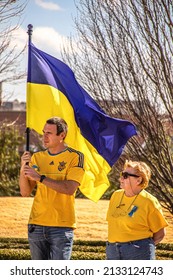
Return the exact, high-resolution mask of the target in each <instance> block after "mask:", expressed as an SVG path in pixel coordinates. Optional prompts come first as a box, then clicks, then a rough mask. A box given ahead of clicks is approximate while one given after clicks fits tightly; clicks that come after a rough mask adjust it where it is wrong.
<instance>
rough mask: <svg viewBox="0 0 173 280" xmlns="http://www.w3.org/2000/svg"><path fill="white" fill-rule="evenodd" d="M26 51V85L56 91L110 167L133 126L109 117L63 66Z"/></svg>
mask: <svg viewBox="0 0 173 280" xmlns="http://www.w3.org/2000/svg"><path fill="white" fill-rule="evenodd" d="M29 47H30V48H29V60H28V61H29V63H28V78H27V82H28V83H35V84H47V85H50V86H53V87H55V88H56V89H58V90H60V91H61V92H62V93H63V94H64V95H65V96H66V98H67V99H68V100H69V102H70V103H71V105H72V107H73V109H74V114H75V120H76V123H77V125H78V127H79V128H80V131H81V134H82V135H83V137H85V139H87V140H88V141H89V142H90V143H91V144H92V145H93V146H94V147H95V148H96V150H97V152H98V153H99V154H100V155H101V156H102V157H103V158H104V159H105V160H106V161H107V162H108V163H109V165H110V166H112V165H113V164H114V163H115V162H116V161H117V160H118V158H119V157H120V155H121V153H122V151H123V148H124V146H125V145H126V143H127V141H128V140H129V138H131V137H132V136H134V135H136V134H137V133H136V129H135V126H134V125H133V124H132V123H131V122H129V121H127V120H122V119H115V118H111V117H109V116H108V115H107V114H106V113H105V112H104V111H103V110H102V109H101V107H100V106H99V105H98V104H97V103H96V102H95V101H94V99H93V98H91V96H90V95H89V94H88V93H87V92H86V91H85V90H84V89H83V88H82V87H81V86H80V84H79V83H78V82H77V80H76V78H75V76H74V73H73V72H72V70H71V69H70V68H69V67H68V66H67V65H66V64H65V63H63V62H62V61H60V60H58V59H57V58H54V57H52V56H51V55H49V54H47V53H45V52H43V51H41V50H39V49H37V48H36V47H35V46H34V45H33V44H31V43H30V45H29ZM31 69H32V71H31ZM31 73H32V74H31Z"/></svg>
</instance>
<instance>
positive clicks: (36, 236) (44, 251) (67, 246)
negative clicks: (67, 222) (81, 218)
mask: <svg viewBox="0 0 173 280" xmlns="http://www.w3.org/2000/svg"><path fill="white" fill-rule="evenodd" d="M73 236H74V233H73V229H72V228H65V227H49V226H39V225H30V224H29V225H28V241H29V246H30V252H31V258H32V260H69V259H70V257H71V253H72V246H73Z"/></svg>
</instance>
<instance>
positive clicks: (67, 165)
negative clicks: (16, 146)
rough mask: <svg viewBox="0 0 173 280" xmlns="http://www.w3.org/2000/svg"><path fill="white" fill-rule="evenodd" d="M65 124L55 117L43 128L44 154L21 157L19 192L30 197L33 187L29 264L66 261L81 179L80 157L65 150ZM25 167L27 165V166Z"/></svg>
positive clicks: (78, 153) (79, 153)
mask: <svg viewBox="0 0 173 280" xmlns="http://www.w3.org/2000/svg"><path fill="white" fill-rule="evenodd" d="M66 134H67V123H66V122H65V121H64V120H63V119H61V118H58V117H54V118H51V119H49V120H47V122H46V124H45V126H44V128H43V144H44V147H45V148H46V150H44V151H40V152H36V153H34V154H33V156H32V157H31V155H30V153H29V152H24V154H23V155H22V157H21V172H20V179H19V185H20V191H21V195H22V196H24V197H26V196H30V194H31V193H32V191H33V189H34V187H35V186H37V190H36V195H35V197H34V202H33V206H32V209H31V214H30V217H29V223H28V240H29V245H30V251H31V257H32V259H33V260H46V259H52V260H55V259H56V260H65V259H70V257H71V252H72V245H73V230H74V228H75V227H76V223H75V207H74V202H75V201H74V200H75V192H76V190H77V188H78V187H79V185H80V184H81V182H82V179H83V175H84V156H83V154H82V153H81V152H79V151H76V150H74V149H72V148H70V147H68V146H67V145H66V144H65V142H64V139H65V137H66ZM27 163H29V164H27Z"/></svg>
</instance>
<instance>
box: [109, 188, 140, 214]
mask: <svg viewBox="0 0 173 280" xmlns="http://www.w3.org/2000/svg"><path fill="white" fill-rule="evenodd" d="M124 194H125V192H123V194H122V196H121V199H120V202H119V204H118V206H117V207H116V208H115V211H114V213H113V214H112V216H113V217H115V218H117V217H120V216H126V215H127V214H128V215H129V216H130V217H132V215H133V213H134V212H136V210H137V209H138V208H137V206H134V207H133V208H132V210H131V211H130V212H129V213H128V211H129V209H130V208H131V206H132V205H133V203H134V202H135V200H136V199H137V197H138V195H139V194H137V195H136V196H135V198H134V199H133V200H132V202H131V203H130V205H129V206H128V208H127V209H126V210H124V209H122V208H121V206H125V204H124V203H122V201H123V198H124Z"/></svg>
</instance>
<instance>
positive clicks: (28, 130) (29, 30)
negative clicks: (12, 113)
mask: <svg viewBox="0 0 173 280" xmlns="http://www.w3.org/2000/svg"><path fill="white" fill-rule="evenodd" d="M32 31H33V26H32V24H28V31H27V33H28V44H30V43H31V39H32ZM28 51H29V48H28ZM28 56H29V54H28ZM26 113H27V112H26ZM29 142H30V128H29V127H27V128H26V151H29Z"/></svg>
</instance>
